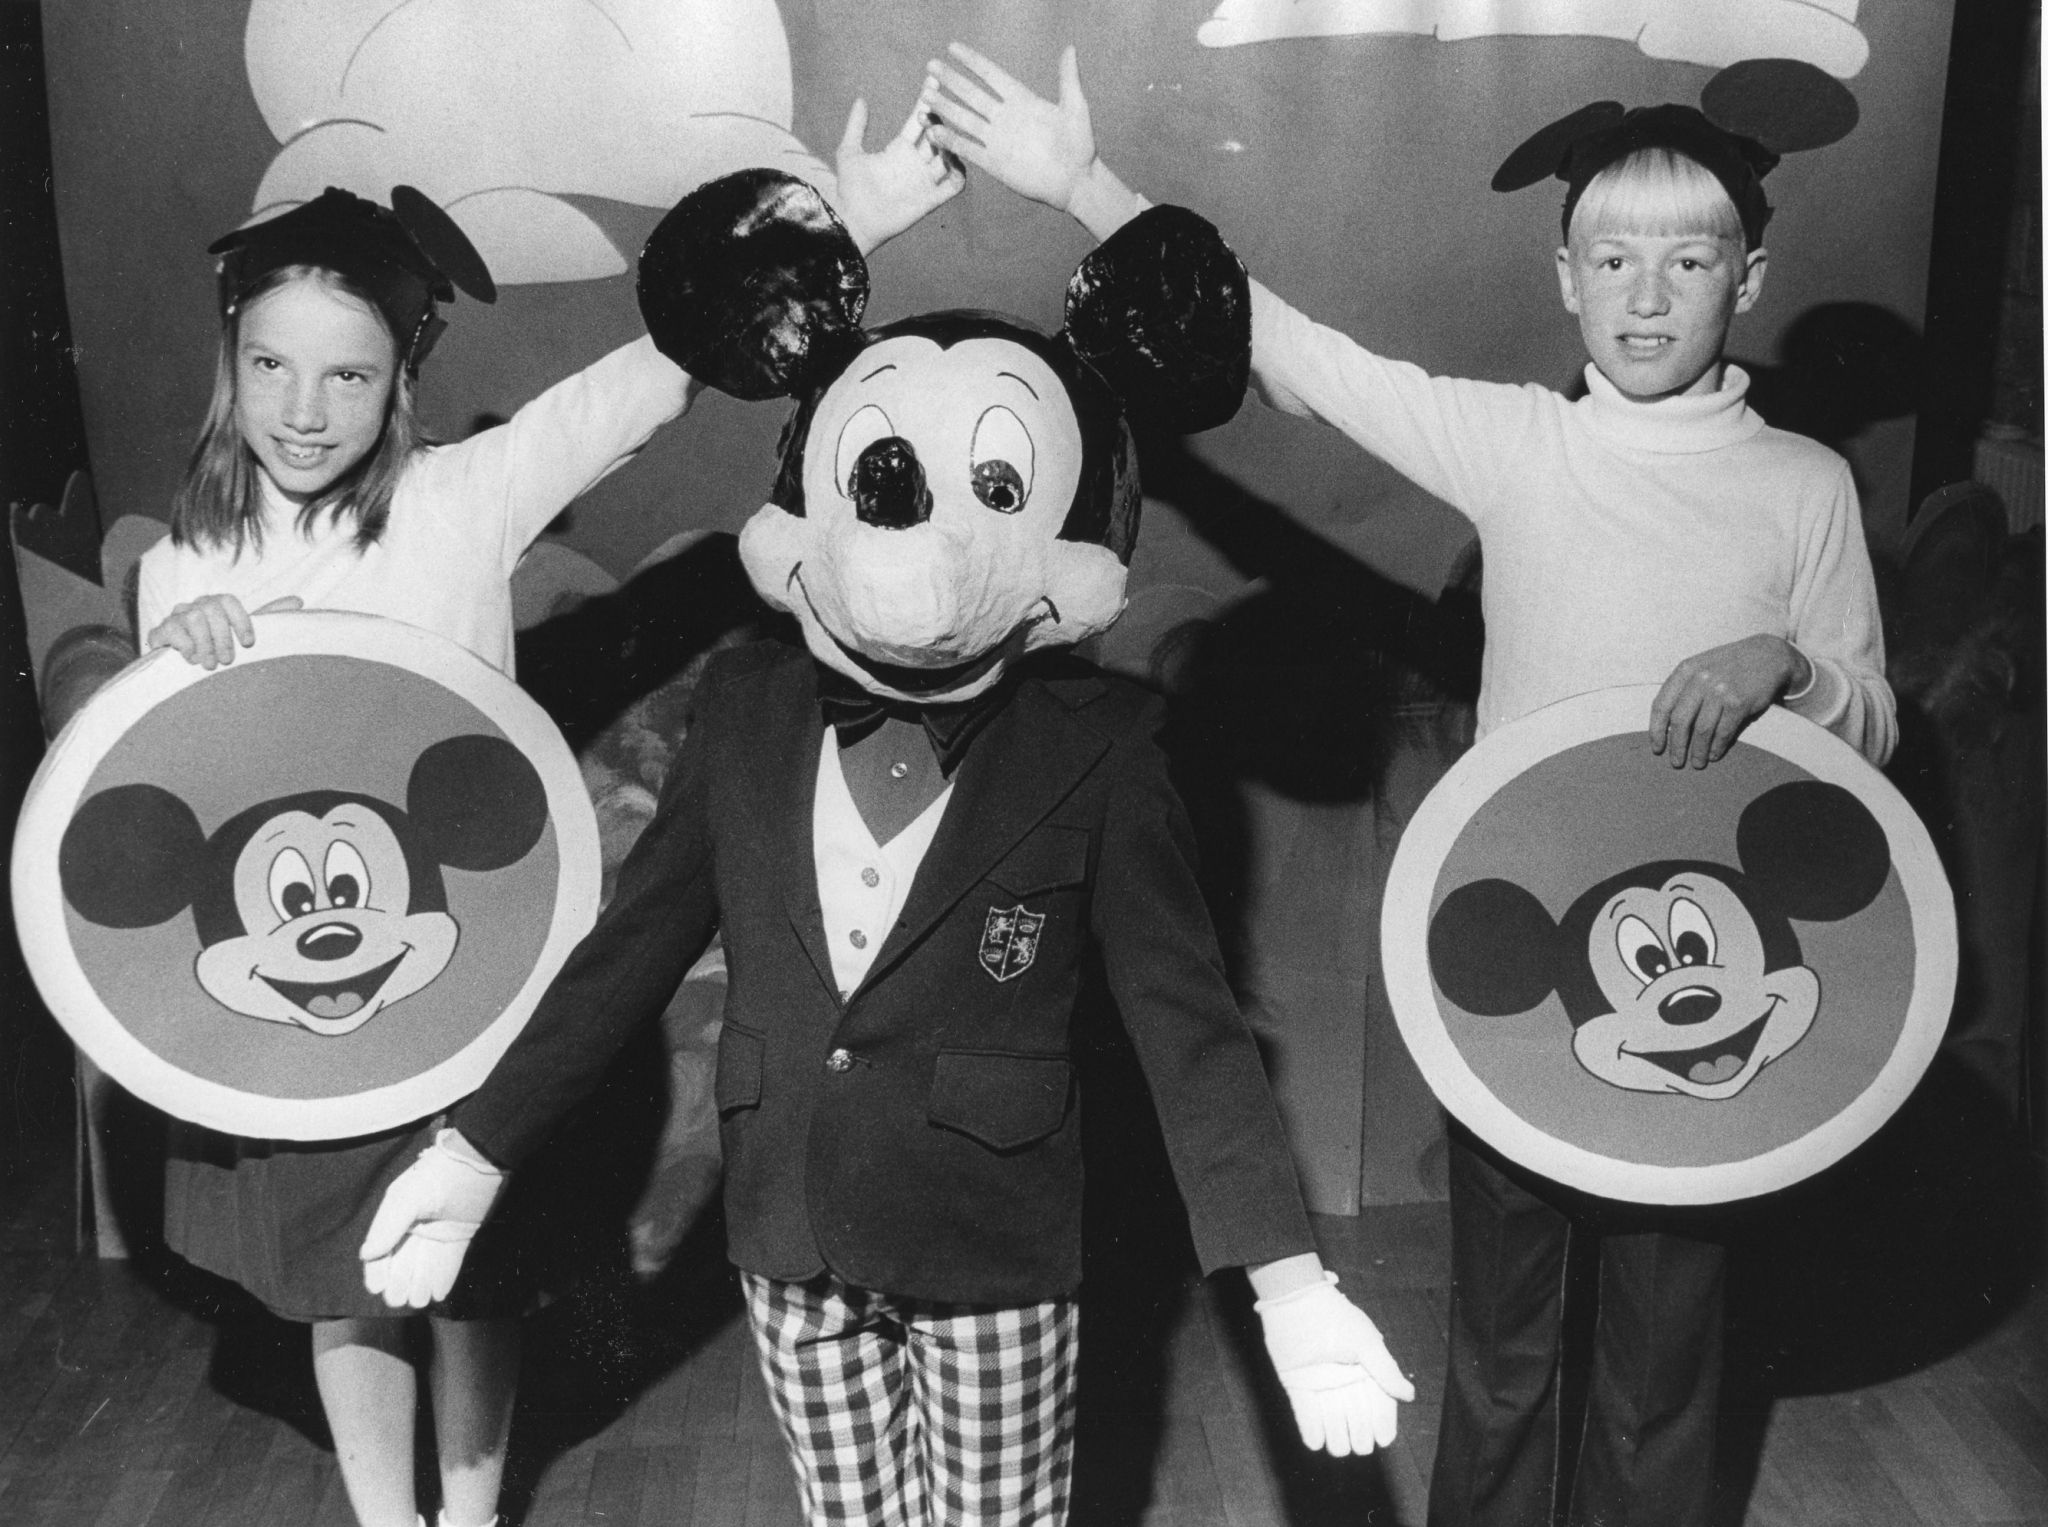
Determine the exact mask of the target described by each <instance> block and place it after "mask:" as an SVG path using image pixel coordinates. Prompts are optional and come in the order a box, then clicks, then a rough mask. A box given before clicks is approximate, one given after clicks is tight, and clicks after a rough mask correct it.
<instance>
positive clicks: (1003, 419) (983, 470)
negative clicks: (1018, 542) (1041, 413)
mask: <svg viewBox="0 0 2048 1527" xmlns="http://www.w3.org/2000/svg"><path fill="white" fill-rule="evenodd" d="M969 458H970V460H969V468H970V470H969V476H970V478H971V480H972V482H973V484H974V496H975V497H976V498H978V499H980V500H981V501H982V502H983V503H984V504H986V505H988V507H989V508H991V509H993V510H995V512H996V513H998V514H1015V513H1016V512H1017V511H1018V510H1019V509H1022V508H1023V507H1024V505H1025V504H1026V503H1027V502H1028V501H1029V500H1030V498H1031V470H1032V464H1033V451H1032V449H1031V432H1030V431H1029V430H1027V429H1026V428H1025V427H1024V421H1023V420H1022V419H1020V418H1018V417H1017V416H1016V415H1015V414H1013V413H1011V412H1010V410H1009V409H1007V408H1003V407H1001V406H997V407H995V408H991V409H988V410H987V411H986V412H984V413H983V414H982V416H981V417H980V418H979V419H977V420H976V421H975V423H974V444H973V446H972V447H971V448H970V450H969Z"/></svg>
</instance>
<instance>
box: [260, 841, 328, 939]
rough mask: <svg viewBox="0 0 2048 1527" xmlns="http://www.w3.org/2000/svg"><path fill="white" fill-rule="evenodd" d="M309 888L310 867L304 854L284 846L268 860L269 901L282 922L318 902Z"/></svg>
mask: <svg viewBox="0 0 2048 1527" xmlns="http://www.w3.org/2000/svg"><path fill="white" fill-rule="evenodd" d="M319 900H320V898H319V896H318V895H317V894H315V892H314V890H313V870H312V867H311V866H310V865H308V864H307V863H306V856H305V855H304V854H302V853H300V852H299V851H298V850H297V849H296V848H288V849H286V850H285V851H284V852H283V853H281V854H279V855H278V856H277V857H276V858H275V859H273V860H271V861H270V904H271V905H272V906H273V907H275V908H276V909H277V915H278V916H279V917H281V918H283V919H284V920H285V921H286V922H290V921H291V920H292V919H293V918H295V917H304V916H305V915H306V914H307V913H308V912H310V911H312V910H313V908H314V907H315V906H316V905H318V904H319Z"/></svg>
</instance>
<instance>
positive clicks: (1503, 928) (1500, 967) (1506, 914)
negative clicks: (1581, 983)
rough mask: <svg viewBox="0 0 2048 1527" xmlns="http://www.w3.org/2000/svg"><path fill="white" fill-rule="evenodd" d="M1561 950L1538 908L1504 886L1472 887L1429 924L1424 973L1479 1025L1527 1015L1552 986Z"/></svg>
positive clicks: (1448, 900) (1525, 894)
mask: <svg viewBox="0 0 2048 1527" xmlns="http://www.w3.org/2000/svg"><path fill="white" fill-rule="evenodd" d="M1562 958H1563V943H1562V940H1561V938H1560V936H1559V934H1558V931H1557V924H1556V923H1555V922H1553V921H1551V918H1550V913H1549V912H1548V911H1547V910H1546V909H1545V908H1544V905H1543V903H1542V902H1540V901H1538V900H1537V899H1536V897H1535V896H1534V895H1533V894H1532V893H1531V892H1529V891H1527V890H1524V889H1523V888H1522V887H1521V886H1518V885H1516V884H1515V883H1514V882H1513V881H1509V880H1474V881H1470V882H1468V883H1467V884H1465V885H1461V886H1459V887H1458V888H1457V889H1456V890H1455V891H1452V892H1451V894H1450V895H1448V896H1446V897H1445V898H1444V899H1443V904H1442V905H1441V906H1439V907H1438V908H1437V909H1436V915H1435V916H1434V917H1432V918H1431V919H1430V920H1429V973H1430V974H1431V975H1432V976H1434V977H1435V978H1436V984H1437V986H1438V987H1439V988H1440V989H1441V990H1442V992H1443V994H1444V995H1445V996H1446V997H1449V998H1450V999H1451V1000H1452V1001H1453V1002H1455V1003H1457V1004H1458V1006H1459V1007H1462V1008H1463V1009H1464V1010H1465V1011H1466V1012H1468V1013H1474V1014H1476V1015H1478V1016H1479V1017H1481V1018H1506V1017H1509V1016H1511V1015H1513V1014H1516V1013H1526V1012H1528V1011H1529V1010H1530V1009H1531V1008H1533V1007H1535V1006H1536V1005H1537V1004H1538V1003H1539V1002H1541V1001H1542V1000H1543V999H1544V998H1545V997H1547V996H1549V995H1550V994H1551V992H1552V991H1553V990H1555V989H1556V987H1557V975H1558V971H1559V969H1560V968H1561V962H1562Z"/></svg>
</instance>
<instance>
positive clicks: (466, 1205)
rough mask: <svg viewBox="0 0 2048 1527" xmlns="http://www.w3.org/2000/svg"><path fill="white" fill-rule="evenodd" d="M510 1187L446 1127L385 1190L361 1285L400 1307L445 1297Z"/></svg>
mask: <svg viewBox="0 0 2048 1527" xmlns="http://www.w3.org/2000/svg"><path fill="white" fill-rule="evenodd" d="M504 1185H505V1174H504V1173H503V1172H501V1171H499V1170H498V1169H497V1168H496V1167H494V1166H492V1165H491V1164H490V1162H488V1161H486V1160H485V1159H484V1158H483V1157H482V1156H481V1155H480V1154H478V1152H477V1150H476V1148H475V1147H474V1146H472V1145H471V1144H470V1143H469V1142H468V1141H467V1140H465V1139H463V1138H462V1136H461V1135H459V1134H457V1133H456V1132H455V1131H454V1130H452V1129H444V1130H442V1131H441V1132H440V1133H439V1134H438V1135H436V1136H435V1137H434V1143H433V1144H432V1145H430V1146H428V1147H427V1148H426V1149H425V1150H423V1151H421V1152H420V1154H419V1159H418V1160H417V1161H415V1162H414V1163H413V1164H412V1165H411V1166H409V1167H407V1168H406V1169H405V1170H404V1171H403V1172H400V1173H399V1174H398V1176H397V1177H395V1178H393V1179H392V1182H391V1186H390V1187H388V1188H386V1189H385V1190H384V1201H383V1202H382V1203H380V1204H379V1205H377V1213H376V1216H375V1217H374V1218H373V1219H371V1221H370V1233H369V1234H368V1235H366V1236H364V1237H363V1244H362V1249H361V1250H360V1251H358V1252H357V1255H358V1256H360V1257H361V1258H362V1259H363V1286H364V1287H365V1288H367V1289H369V1291H370V1292H371V1293H373V1294H382V1295H383V1296H384V1302H385V1303H386V1304H388V1305H390V1306H391V1307H392V1308H393V1309H395V1310H397V1309H405V1308H406V1307H408V1306H410V1307H411V1308H413V1309H416V1310H417V1309H424V1308H425V1307H426V1306H428V1305H430V1304H432V1303H433V1302H434V1301H435V1300H437V1299H445V1298H447V1296H448V1291H449V1290H450V1289H451V1288H453V1287H455V1280H456V1278H457V1277H458V1276H459V1275H460V1274H461V1272H462V1259H463V1256H464V1255H465V1254H466V1253H467V1252H468V1251H469V1243H470V1241H471V1240H472V1239H473V1238H474V1237H475V1235H476V1233H477V1231H478V1230H480V1229H482V1228H483V1223H484V1220H485V1219H486V1218H487V1217H488V1216H489V1214H490V1212H491V1205H492V1204H494V1203H496V1202H497V1201H498V1192H499V1190H500V1189H501V1188H503V1187H504Z"/></svg>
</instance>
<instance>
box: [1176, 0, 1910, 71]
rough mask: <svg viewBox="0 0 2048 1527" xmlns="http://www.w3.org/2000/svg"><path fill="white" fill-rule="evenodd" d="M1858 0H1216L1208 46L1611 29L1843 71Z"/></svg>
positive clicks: (1691, 55) (1691, 59)
mask: <svg viewBox="0 0 2048 1527" xmlns="http://www.w3.org/2000/svg"><path fill="white" fill-rule="evenodd" d="M1858 4H1859V0H1221V3H1220V4H1219V5H1218V6H1217V7H1216V14H1215V15H1213V16H1211V17H1210V18H1209V19H1208V20H1207V21H1205V22H1203V23H1202V26H1201V30H1200V31H1199V32H1197V33H1196V37H1197V39H1198V40H1199V41H1200V42H1201V43H1202V44H1203V45H1204V46H1206V47H1211V48H1234V47H1238V46H1241V45H1243V44H1245V43H1252V42H1272V41H1275V40H1277V39H1280V38H1284V37H1357V36H1364V35H1368V34H1375V33H1408V34H1419V35H1422V36H1431V35H1433V36H1435V37H1436V38H1437V39H1438V40H1440V41H1443V42H1458V41H1463V40H1464V39H1466V38H1468V37H1497V36H1523V37H1615V38H1620V39H1622V40H1623V41H1631V42H1634V43H1635V44H1636V45H1637V46H1638V47H1640V48H1641V49H1642V50H1643V52H1645V53H1647V54H1648V55H1649V56H1650V57H1652V58H1668V59H1673V60H1676V61H1678V62H1680V63H1688V64H1706V65H1708V66H1709V67H1711V68H1716V69H1719V68H1724V67H1726V66H1727V65H1729V64H1732V63H1736V62H1738V61H1740V60H1742V59H1745V58H1797V59H1803V60H1805V61H1806V62H1807V63H1810V64H1813V65H1815V66H1816V67H1818V68H1822V69H1825V70H1827V72H1828V73H1830V74H1832V75H1835V76H1836V77H1838V78H1840V79H1848V78H1849V77H1851V76H1852V75H1854V74H1855V73H1856V72H1857V71H1858V70H1860V69H1861V68H1862V67H1863V64H1864V60H1865V59H1867V58H1868V57H1869V56H1870V44H1869V42H1868V41H1867V40H1865V38H1864V36H1863V34H1862V32H1860V31H1858V30H1857V27H1856V10H1857V6H1858Z"/></svg>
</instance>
